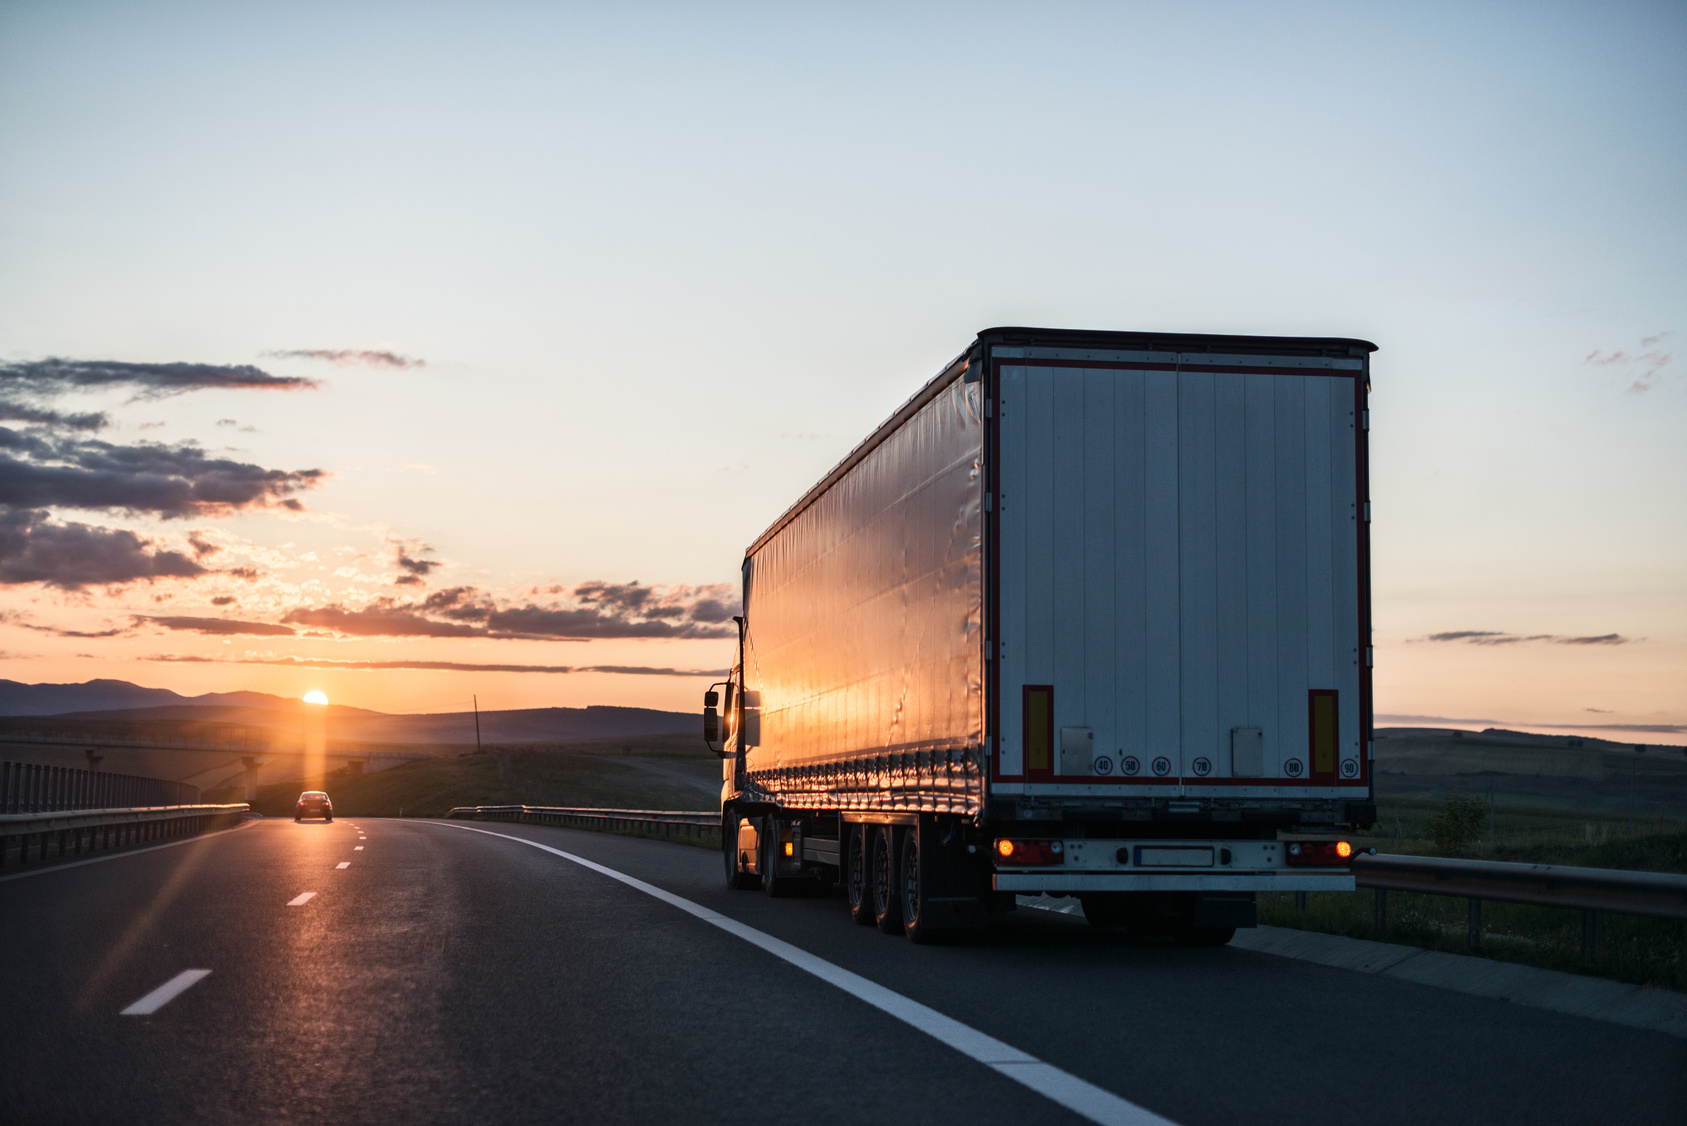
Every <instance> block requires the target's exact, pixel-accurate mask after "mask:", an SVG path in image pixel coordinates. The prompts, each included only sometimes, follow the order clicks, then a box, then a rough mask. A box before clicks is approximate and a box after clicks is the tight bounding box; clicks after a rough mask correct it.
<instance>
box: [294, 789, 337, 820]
mask: <svg viewBox="0 0 1687 1126" xmlns="http://www.w3.org/2000/svg"><path fill="white" fill-rule="evenodd" d="M307 817H320V818H322V819H323V820H324V821H332V820H334V803H333V802H331V801H329V800H328V795H327V794H325V793H323V792H322V791H321V790H306V791H305V792H304V793H302V794H300V795H299V804H298V805H297V806H295V807H294V809H293V820H295V821H303V820H304V819H305V818H307Z"/></svg>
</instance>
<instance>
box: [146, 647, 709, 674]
mask: <svg viewBox="0 0 1687 1126" xmlns="http://www.w3.org/2000/svg"><path fill="white" fill-rule="evenodd" d="M144 659H145V660H148V661H164V662H168V663H172V664H192V665H210V664H218V665H222V664H227V665H280V666H283V667H286V668H303V669H352V670H358V669H363V670H372V671H378V670H384V669H412V670H416V671H420V672H541V673H554V674H564V675H566V674H569V673H593V672H595V673H609V674H614V675H618V676H683V677H705V676H707V677H720V676H725V675H726V672H725V670H724V669H672V668H656V667H651V666H646V665H494V664H485V665H482V664H472V663H469V662H465V661H336V660H330V659H327V658H319V657H272V658H262V657H244V658H228V657H200V656H190V655H186V654H173V653H162V654H157V655H155V656H151V657H146V658H144Z"/></svg>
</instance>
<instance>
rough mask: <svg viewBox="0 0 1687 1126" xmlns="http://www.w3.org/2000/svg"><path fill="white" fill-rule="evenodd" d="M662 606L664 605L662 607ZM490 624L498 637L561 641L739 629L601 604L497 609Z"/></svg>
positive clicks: (722, 633) (726, 633)
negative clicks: (637, 614) (633, 613)
mask: <svg viewBox="0 0 1687 1126" xmlns="http://www.w3.org/2000/svg"><path fill="white" fill-rule="evenodd" d="M658 609H662V608H658ZM486 624H487V626H488V627H489V628H490V629H491V631H492V635H493V636H494V637H518V638H542V639H549V640H559V641H586V640H592V639H597V638H624V637H664V638H719V637H735V636H737V634H736V631H734V630H732V629H730V628H728V627H726V626H720V625H711V624H703V623H697V622H683V623H675V622H671V621H666V620H663V618H662V617H660V616H659V617H650V616H646V617H643V618H638V617H633V616H631V615H628V614H626V613H624V612H622V613H617V612H615V611H614V610H608V611H606V610H600V609H598V608H597V607H593V606H585V607H565V608H561V609H553V608H550V607H545V606H531V605H529V606H517V607H514V608H512V609H508V610H496V611H494V612H493V613H491V614H488V615H487V617H486Z"/></svg>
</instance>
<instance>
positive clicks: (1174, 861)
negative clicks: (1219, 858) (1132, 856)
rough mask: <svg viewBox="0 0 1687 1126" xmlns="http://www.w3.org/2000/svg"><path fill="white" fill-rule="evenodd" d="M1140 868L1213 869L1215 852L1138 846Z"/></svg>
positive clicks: (1202, 849) (1204, 849) (1137, 858)
mask: <svg viewBox="0 0 1687 1126" xmlns="http://www.w3.org/2000/svg"><path fill="white" fill-rule="evenodd" d="M1136 866H1137V867H1138V868H1211V867H1212V866H1213V850H1212V848H1211V847H1210V846H1208V847H1202V848H1167V847H1164V846H1160V845H1137V846H1136Z"/></svg>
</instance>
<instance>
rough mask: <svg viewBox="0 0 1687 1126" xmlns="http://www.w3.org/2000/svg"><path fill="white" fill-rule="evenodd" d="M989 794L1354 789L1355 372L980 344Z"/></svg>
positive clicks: (1361, 686) (1364, 771) (1358, 730)
mask: <svg viewBox="0 0 1687 1126" xmlns="http://www.w3.org/2000/svg"><path fill="white" fill-rule="evenodd" d="M991 375H992V379H991V387H992V398H993V403H992V408H993V413H994V415H995V426H994V445H995V448H994V451H993V461H994V464H995V468H996V473H995V477H994V480H995V483H996V487H997V493H996V495H995V496H994V497H993V498H992V502H993V503H992V507H993V508H994V510H995V520H994V522H993V527H994V541H995V542H994V544H993V550H992V557H993V567H992V571H993V578H994V580H995V581H994V583H993V586H994V588H995V589H994V591H993V613H992V619H993V623H994V629H993V630H992V631H991V632H992V634H993V637H992V642H993V649H994V650H995V651H994V652H993V653H992V654H991V656H992V657H993V658H994V659H996V660H998V661H999V667H998V669H997V670H996V676H995V678H994V683H995V696H996V698H995V700H994V702H993V703H994V706H993V708H992V712H993V714H994V718H995V723H994V724H993V728H994V730H993V732H992V734H993V735H994V739H993V751H994V754H995V762H994V764H993V765H994V769H993V771H992V773H993V776H994V779H995V780H996V781H995V788H996V789H997V791H998V792H1005V793H1015V792H1024V793H1029V792H1047V793H1050V794H1056V793H1064V794H1070V795H1109V794H1111V795H1114V796H1120V795H1121V794H1122V793H1126V792H1128V793H1130V794H1131V795H1132V796H1143V795H1147V796H1162V795H1168V796H1169V795H1180V794H1190V793H1196V792H1198V793H1201V794H1204V795H1206V796H1211V797H1224V796H1244V795H1280V796H1296V795H1300V796H1319V797H1323V796H1330V797H1334V796H1341V795H1343V794H1346V795H1349V796H1351V795H1353V794H1354V792H1355V790H1359V791H1363V790H1365V789H1367V788H1368V786H1369V764H1368V762H1367V756H1366V754H1365V753H1364V750H1365V748H1363V747H1362V745H1361V734H1362V731H1363V724H1362V721H1363V722H1364V723H1368V720H1369V701H1368V698H1367V697H1368V693H1369V676H1368V675H1367V672H1366V668H1365V665H1366V661H1367V652H1366V646H1367V645H1368V641H1367V640H1366V638H1365V636H1364V631H1365V630H1368V628H1369V623H1368V614H1367V613H1366V612H1365V609H1364V606H1363V599H1365V598H1366V597H1367V596H1368V595H1367V584H1366V583H1365V582H1364V580H1363V576H1362V565H1363V555H1362V552H1363V537H1362V532H1363V528H1362V524H1361V522H1362V521H1363V520H1365V519H1367V518H1368V513H1366V512H1365V511H1364V509H1363V507H1362V506H1363V505H1364V503H1365V495H1366V490H1365V486H1364V482H1363V480H1362V475H1363V467H1364V453H1363V442H1364V439H1365V434H1364V432H1363V429H1362V427H1361V426H1360V412H1361V411H1362V410H1363V408H1364V401H1365V399H1364V396H1365V389H1364V380H1365V372H1364V361H1363V360H1361V359H1358V358H1346V357H1329V356H1306V357H1292V356H1291V357H1285V356H1281V355H1276V356H1244V355H1235V356H1220V355H1212V354H1206V353H1201V354H1176V353H1146V352H1145V353H1094V352H1090V353H1080V352H1077V351H1075V350H1072V349H1056V348H1041V349H1033V348H1006V347H997V348H995V349H994V350H993V353H992V365H991Z"/></svg>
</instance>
